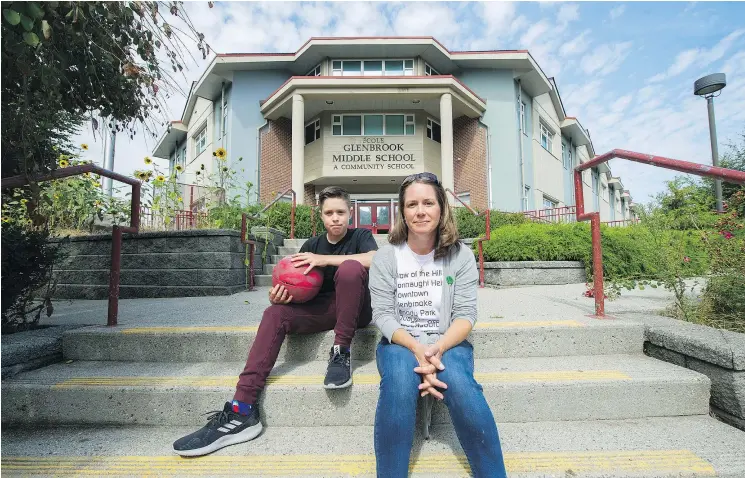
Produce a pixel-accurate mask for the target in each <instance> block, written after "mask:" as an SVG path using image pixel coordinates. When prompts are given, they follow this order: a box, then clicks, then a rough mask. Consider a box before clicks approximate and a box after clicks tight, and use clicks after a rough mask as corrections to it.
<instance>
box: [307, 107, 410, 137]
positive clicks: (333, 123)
mask: <svg viewBox="0 0 745 478" xmlns="http://www.w3.org/2000/svg"><path fill="white" fill-rule="evenodd" d="M345 116H359V117H360V132H361V133H360V134H344V117H345ZM365 116H383V134H366V133H365ZM388 116H403V117H404V134H388V127H387V118H388ZM336 118H339V121H336ZM334 126H338V127H339V131H340V133H341V134H335V133H334ZM407 126H412V132H411V134H407V133H406V128H407ZM331 136H339V137H341V136H347V137H361V136H370V137H372V136H381V137H386V136H389V137H393V138H395V137H410V136H416V115H415V114H413V113H397V112H394V113H343V114H337V113H333V114H332V115H331ZM309 144H310V143H309Z"/></svg>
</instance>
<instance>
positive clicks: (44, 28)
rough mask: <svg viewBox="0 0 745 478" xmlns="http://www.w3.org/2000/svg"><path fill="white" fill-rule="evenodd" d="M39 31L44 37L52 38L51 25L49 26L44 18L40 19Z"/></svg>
mask: <svg viewBox="0 0 745 478" xmlns="http://www.w3.org/2000/svg"><path fill="white" fill-rule="evenodd" d="M41 31H42V33H43V34H44V38H45V39H46V40H49V39H50V38H52V27H50V26H49V22H48V21H46V20H42V21H41Z"/></svg>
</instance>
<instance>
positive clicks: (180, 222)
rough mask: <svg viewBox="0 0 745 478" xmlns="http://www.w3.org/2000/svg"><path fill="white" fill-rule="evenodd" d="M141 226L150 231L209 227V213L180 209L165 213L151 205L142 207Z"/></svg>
mask: <svg viewBox="0 0 745 478" xmlns="http://www.w3.org/2000/svg"><path fill="white" fill-rule="evenodd" d="M140 227H141V228H142V229H143V230H148V231H183V230H186V229H201V228H206V227H209V213H207V212H199V211H189V210H186V209H180V210H177V211H170V212H168V213H163V212H160V211H154V210H153V209H152V208H149V207H142V208H141V209H140Z"/></svg>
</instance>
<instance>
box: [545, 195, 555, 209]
mask: <svg viewBox="0 0 745 478" xmlns="http://www.w3.org/2000/svg"><path fill="white" fill-rule="evenodd" d="M558 206H559V203H558V202H557V201H554V200H553V199H551V198H548V197H546V196H543V208H544V209H554V208H556V207H558Z"/></svg>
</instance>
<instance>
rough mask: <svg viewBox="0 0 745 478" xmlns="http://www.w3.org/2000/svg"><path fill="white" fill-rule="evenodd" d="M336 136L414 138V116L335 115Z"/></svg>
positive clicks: (334, 128)
mask: <svg viewBox="0 0 745 478" xmlns="http://www.w3.org/2000/svg"><path fill="white" fill-rule="evenodd" d="M331 134H332V135H334V136H413V135H414V115H404V114H391V115H383V114H369V115H368V114H364V115H333V116H332V117H331Z"/></svg>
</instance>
